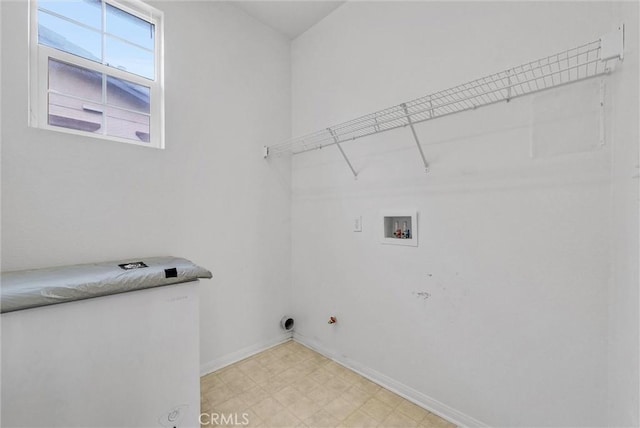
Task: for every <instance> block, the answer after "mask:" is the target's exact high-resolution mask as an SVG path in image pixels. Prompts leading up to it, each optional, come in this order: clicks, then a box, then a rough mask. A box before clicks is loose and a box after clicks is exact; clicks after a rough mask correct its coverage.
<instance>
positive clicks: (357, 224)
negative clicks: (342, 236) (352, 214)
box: [353, 216, 362, 232]
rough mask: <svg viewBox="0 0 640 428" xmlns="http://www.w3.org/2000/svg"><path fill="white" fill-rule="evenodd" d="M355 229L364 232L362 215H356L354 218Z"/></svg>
mask: <svg viewBox="0 0 640 428" xmlns="http://www.w3.org/2000/svg"><path fill="white" fill-rule="evenodd" d="M353 231H354V232H362V216H360V217H356V218H355V219H354V220H353Z"/></svg>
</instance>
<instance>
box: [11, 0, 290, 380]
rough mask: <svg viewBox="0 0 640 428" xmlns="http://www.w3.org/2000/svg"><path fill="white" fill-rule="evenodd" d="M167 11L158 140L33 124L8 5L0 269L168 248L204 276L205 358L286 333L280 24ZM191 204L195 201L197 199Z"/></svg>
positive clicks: (225, 8) (284, 64) (20, 39)
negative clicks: (107, 138) (153, 145)
mask: <svg viewBox="0 0 640 428" xmlns="http://www.w3.org/2000/svg"><path fill="white" fill-rule="evenodd" d="M154 6H156V7H157V8H159V9H161V10H163V11H164V13H165V54H166V56H165V77H166V78H165V83H166V149H165V150H152V149H146V148H141V147H137V146H133V145H127V144H120V143H109V142H104V141H100V140H93V139H90V138H82V137H75V136H69V135H65V134H59V133H52V132H46V131H42V130H37V129H31V128H28V127H27V57H28V55H27V53H28V51H27V2H26V1H17V2H3V5H2V8H3V10H2V94H3V97H2V206H3V210H2V231H3V236H2V255H3V259H2V269H3V270H15V269H25V268H37V267H43V266H52V265H63V264H71V263H82V262H92V261H104V260H109V259H122V258H128V257H132V258H136V257H141V256H155V255H167V254H171V255H176V256H181V257H186V258H189V259H191V260H193V261H194V262H196V263H199V264H201V265H203V266H205V267H207V268H208V269H210V270H211V271H212V272H213V274H214V279H213V280H211V281H207V280H205V281H202V282H201V283H200V287H201V293H200V297H201V298H200V301H201V307H200V314H201V317H200V323H201V324H200V329H201V332H202V337H201V364H202V365H203V370H207V369H208V368H211V367H215V366H217V365H219V364H222V363H223V362H224V361H226V359H228V358H230V357H229V356H230V355H237V352H238V351H240V352H244V351H242V350H247V349H248V350H251V349H257V348H259V347H262V346H265V345H266V344H269V343H273V342H275V341H278V340H281V339H282V337H283V336H282V333H281V330H280V328H279V324H278V323H279V321H280V318H281V317H282V315H283V314H285V313H287V312H288V311H289V309H290V294H291V293H290V276H289V266H290V264H289V263H290V245H291V244H290V221H289V216H290V173H289V171H290V167H289V165H288V163H287V161H286V160H282V161H280V162H272V163H270V164H267V163H265V162H264V161H263V159H262V158H261V148H262V146H263V145H264V144H265V142H266V141H269V142H270V141H274V140H275V141H278V140H282V139H285V138H287V137H288V136H289V131H290V77H289V76H290V50H289V42H288V40H286V39H285V38H284V37H283V36H281V35H279V34H278V33H276V32H275V31H273V30H271V29H269V28H267V27H266V26H264V25H262V24H260V23H257V22H256V21H255V20H253V19H252V18H250V17H248V16H247V15H246V14H244V13H243V12H242V11H239V10H237V9H236V8H235V7H234V6H232V5H229V4H226V3H221V2H209V3H207V2H186V1H185V2H183V1H180V2H157V3H154ZM194 208H195V209H194Z"/></svg>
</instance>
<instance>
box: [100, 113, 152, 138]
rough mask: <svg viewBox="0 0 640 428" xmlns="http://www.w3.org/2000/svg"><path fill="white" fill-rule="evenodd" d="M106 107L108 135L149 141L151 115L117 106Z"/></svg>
mask: <svg viewBox="0 0 640 428" xmlns="http://www.w3.org/2000/svg"><path fill="white" fill-rule="evenodd" d="M106 109H107V110H106V111H107V117H106V127H107V135H110V136H112V137H121V138H126V139H129V140H135V141H144V142H145V143H148V142H149V139H150V138H149V123H150V119H149V116H147V115H144V114H140V113H133V112H130V111H125V110H120V109H118V108H115V107H108V106H107V108H106Z"/></svg>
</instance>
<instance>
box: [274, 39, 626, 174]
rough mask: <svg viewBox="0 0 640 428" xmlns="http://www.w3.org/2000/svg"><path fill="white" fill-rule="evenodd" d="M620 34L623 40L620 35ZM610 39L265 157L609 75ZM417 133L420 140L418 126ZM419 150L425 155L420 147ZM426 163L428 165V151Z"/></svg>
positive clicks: (406, 105) (307, 139)
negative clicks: (608, 44)
mask: <svg viewBox="0 0 640 428" xmlns="http://www.w3.org/2000/svg"><path fill="white" fill-rule="evenodd" d="M619 38H620V41H621V40H622V36H620V37H619ZM608 40H609V39H606V40H605V38H604V37H603V38H601V39H598V40H596V41H593V42H591V43H587V44H584V45H581V46H578V47H575V48H573V49H569V50H566V51H563V52H560V53H557V54H555V55H551V56H548V57H546V58H542V59H538V60H536V61H532V62H528V63H526V64H522V65H519V66H517V67H513V68H510V69H508V70H504V71H501V72H498V73H495V74H491V75H489V76H485V77H481V78H479V79H476V80H472V81H470V82H467V83H464V84H462V85H458V86H454V87H452V88H449V89H445V90H442V91H439V92H435V93H433V94H429V95H426V96H424V97H421V98H417V99H415V100H412V101H408V102H406V103H402V104H399V105H396V106H393V107H389V108H386V109H384V110H380V111H377V112H375V113H371V114H368V115H365V116H362V117H359V118H357V119H353V120H350V121H348V122H344V123H340V124H338V125H334V126H331V127H329V128H326V129H324V130H321V131H318V132H314V133H312V134H308V135H305V136H302V137H298V138H293V139H291V140H289V141H285V142H283V143H280V144H275V145H272V146H268V147H266V149H265V157H266V156H271V155H282V154H289V153H290V154H294V155H295V154H299V153H304V152H308V151H311V150H318V149H321V148H323V147H327V146H332V145H338V147H340V143H343V142H346V141H352V140H356V139H358V138H362V137H366V136H368V135H373V134H377V133H380V132H384V131H389V130H392V129H396V128H401V127H405V126H411V128H412V130H413V124H416V123H420V122H425V121H428V120H432V119H437V118H439V117H444V116H448V115H451V114H454V113H459V112H463V111H467V110H473V109H476V108H478V107H482V106H487V105H491V104H494V103H498V102H501V101H509V100H511V99H513V98H517V97H521V96H523V95H528V94H532V93H535V92H539V91H543V90H547V89H550V88H555V87H558V86H562V85H566V84H569V83H573V82H578V81H581V80H584V79H589V78H592V77H596V76H600V75H603V74H606V73H608V72H609V71H610V70H611V65H610V62H612V61H614V60H617V59H621V58H622V48H621V47H620V52H619V53H618V54H616V55H610V54H609V53H608V49H609V46H605V49H606V50H607V52H605V53H604V55H603V43H608ZM413 131H414V137H416V141H417V142H418V140H417V136H416V135H415V130H413ZM418 148H420V144H419V142H418ZM340 150H341V152H342V149H340ZM420 151H421V155H423V154H422V149H420ZM343 156H344V153H343ZM345 159H346V157H345ZM423 161H425V166H426V160H425V159H424V155H423ZM349 166H351V165H349ZM352 170H353V168H352ZM353 172H354V175H356V173H355V171H353Z"/></svg>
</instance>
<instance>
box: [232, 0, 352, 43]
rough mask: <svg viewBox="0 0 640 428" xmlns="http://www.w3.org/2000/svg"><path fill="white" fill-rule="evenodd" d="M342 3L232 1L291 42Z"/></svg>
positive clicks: (268, 0) (313, 0) (312, 0)
mask: <svg viewBox="0 0 640 428" xmlns="http://www.w3.org/2000/svg"><path fill="white" fill-rule="evenodd" d="M344 2H345V0H342V1H316V0H309V1H306V0H305V1H270V0H267V1H244V0H239V1H234V2H233V3H234V4H235V5H237V6H239V7H240V8H242V9H243V10H244V11H245V12H247V13H248V14H249V15H251V16H253V17H254V18H256V19H257V20H258V21H261V22H263V23H264V24H267V25H268V26H269V27H271V28H274V29H275V30H277V31H279V32H280V33H282V34H284V35H285V36H287V37H288V38H289V39H291V40H293V39H295V38H296V37H298V36H299V35H300V34H302V33H304V32H305V31H307V30H308V29H309V28H311V27H313V26H314V25H315V24H316V23H318V22H319V21H321V20H322V19H323V18H324V17H325V16H327V15H329V14H330V13H331V12H333V11H334V10H335V9H336V8H337V7H338V6H340V5H341V4H343V3H344Z"/></svg>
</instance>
